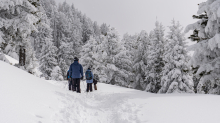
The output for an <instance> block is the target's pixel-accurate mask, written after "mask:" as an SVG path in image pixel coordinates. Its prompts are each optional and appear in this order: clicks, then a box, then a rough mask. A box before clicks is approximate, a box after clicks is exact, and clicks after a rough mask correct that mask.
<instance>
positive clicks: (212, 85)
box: [185, 0, 220, 94]
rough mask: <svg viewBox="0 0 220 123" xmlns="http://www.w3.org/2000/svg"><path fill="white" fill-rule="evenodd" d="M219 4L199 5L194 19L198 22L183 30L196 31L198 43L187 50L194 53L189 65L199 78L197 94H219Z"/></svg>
mask: <svg viewBox="0 0 220 123" xmlns="http://www.w3.org/2000/svg"><path fill="white" fill-rule="evenodd" d="M219 4H220V1H214V0H212V1H211V0H207V1H206V2H203V3H201V4H199V10H198V12H197V13H198V14H199V16H194V18H196V19H200V20H199V21H197V22H196V23H194V24H190V25H188V26H187V27H186V29H185V32H188V31H189V30H198V38H197V39H198V40H197V42H198V43H197V44H195V45H193V46H190V47H189V48H188V49H189V50H192V51H195V52H194V54H193V56H192V58H191V59H190V61H189V65H191V66H192V67H193V68H197V69H198V70H197V72H196V74H195V75H196V76H197V78H200V79H199V83H198V86H197V93H207V94H220V75H219V73H220V68H219V65H218V64H219V63H220V61H219V58H220V47H219V46H220V44H219V39H220V30H219V29H220V26H219V24H220V23H219V18H220V14H219V8H220V7H219Z"/></svg>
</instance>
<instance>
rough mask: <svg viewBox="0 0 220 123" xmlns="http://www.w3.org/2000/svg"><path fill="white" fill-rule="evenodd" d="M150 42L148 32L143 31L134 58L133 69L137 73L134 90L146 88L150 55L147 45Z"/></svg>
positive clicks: (137, 42)
mask: <svg viewBox="0 0 220 123" xmlns="http://www.w3.org/2000/svg"><path fill="white" fill-rule="evenodd" d="M149 42H150V40H149V37H148V34H147V32H146V31H141V33H140V34H139V36H138V38H137V41H136V42H135V43H136V46H135V47H136V51H135V56H134V63H133V69H134V71H135V81H134V83H133V88H135V89H139V90H144V89H145V88H146V85H147V83H146V81H145V77H146V76H145V71H146V67H147V59H146V55H145V54H146V53H148V52H149V51H148V48H149V46H148V45H147V44H148V43H149Z"/></svg>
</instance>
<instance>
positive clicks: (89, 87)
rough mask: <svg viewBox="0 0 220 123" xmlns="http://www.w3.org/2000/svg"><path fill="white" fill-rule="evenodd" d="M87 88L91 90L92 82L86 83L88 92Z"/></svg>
mask: <svg viewBox="0 0 220 123" xmlns="http://www.w3.org/2000/svg"><path fill="white" fill-rule="evenodd" d="M89 90H90V92H92V83H87V89H86V91H87V92H89Z"/></svg>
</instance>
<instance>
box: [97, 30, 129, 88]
mask: <svg viewBox="0 0 220 123" xmlns="http://www.w3.org/2000/svg"><path fill="white" fill-rule="evenodd" d="M96 52H97V54H95V55H94V58H95V59H96V60H97V61H95V66H96V67H95V72H96V73H97V74H98V75H99V77H100V81H101V82H105V83H109V84H116V85H120V86H128V84H127V83H124V82H129V81H128V78H129V76H130V72H129V71H130V70H129V69H131V68H130V66H131V61H130V59H129V57H128V56H127V54H126V50H125V48H123V46H122V45H121V42H120V40H119V35H118V32H117V31H116V29H115V28H111V29H110V30H109V31H108V32H107V34H106V36H104V35H102V36H101V41H100V42H99V41H98V45H97V46H96Z"/></svg>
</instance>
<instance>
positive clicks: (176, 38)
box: [158, 20, 194, 93]
mask: <svg viewBox="0 0 220 123" xmlns="http://www.w3.org/2000/svg"><path fill="white" fill-rule="evenodd" d="M169 29H170V32H169V33H168V36H167V37H168V40H169V43H167V44H166V45H165V53H164V55H165V57H164V61H165V66H164V68H163V71H162V73H163V77H162V79H161V86H162V87H161V89H160V90H159V92H158V93H175V92H177V93H194V92H193V80H192V77H191V76H190V75H189V70H190V69H189V67H187V63H188V60H189V59H188V56H187V52H186V50H185V45H184V41H185V38H184V34H183V33H182V32H181V31H182V28H181V26H180V24H179V22H177V23H176V22H175V21H174V20H172V26H170V27H169Z"/></svg>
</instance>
